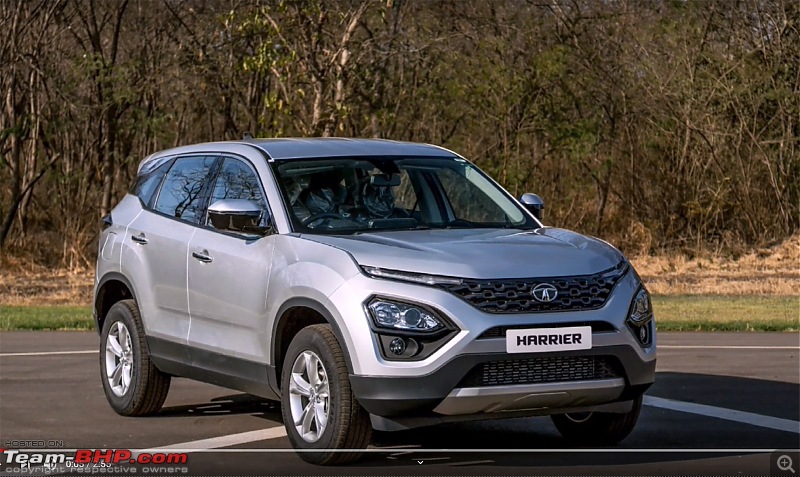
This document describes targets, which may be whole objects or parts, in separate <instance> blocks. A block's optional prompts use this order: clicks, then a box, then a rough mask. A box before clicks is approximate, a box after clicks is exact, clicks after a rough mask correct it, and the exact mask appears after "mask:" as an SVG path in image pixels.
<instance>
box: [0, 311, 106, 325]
mask: <svg viewBox="0 0 800 477" xmlns="http://www.w3.org/2000/svg"><path fill="white" fill-rule="evenodd" d="M93 329H94V320H93V319H92V309H91V307H88V306H85V307H84V306H0V331H11V330H93Z"/></svg>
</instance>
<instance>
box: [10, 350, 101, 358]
mask: <svg viewBox="0 0 800 477" xmlns="http://www.w3.org/2000/svg"><path fill="white" fill-rule="evenodd" d="M99 352H100V351H99V350H96V349H87V350H80V351H36V352H30V353H0V357H2V358H10V357H12V356H58V355H62V354H97V353H99Z"/></svg>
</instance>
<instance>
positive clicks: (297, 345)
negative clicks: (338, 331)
mask: <svg viewBox="0 0 800 477" xmlns="http://www.w3.org/2000/svg"><path fill="white" fill-rule="evenodd" d="M281 409H282V413H283V422H284V425H285V426H286V433H287V435H288V437H289V441H290V442H291V443H292V447H294V448H295V449H298V450H299V451H300V452H299V454H300V458H301V459H303V460H305V461H306V462H310V463H312V464H318V465H331V464H345V463H349V462H353V461H355V460H357V459H359V458H360V457H361V456H362V454H363V453H362V452H337V451H340V450H342V449H365V448H366V447H367V446H368V445H369V442H370V438H371V436H372V425H371V423H370V419H369V414H368V413H367V412H366V411H365V410H364V408H362V407H361V405H360V404H359V403H358V401H357V400H356V398H355V396H353V392H352V391H351V389H350V379H349V378H348V374H347V365H346V364H345V359H344V353H343V352H342V348H341V346H340V345H339V342H338V341H337V340H336V336H335V335H334V334H333V332H332V331H331V328H330V326H328V325H313V326H309V327H307V328H304V329H303V330H301V331H300V332H299V333H298V334H297V336H295V338H294V339H293V340H292V343H291V344H290V345H289V350H288V352H287V353H286V358H285V360H284V363H283V371H282V373H281ZM317 449H318V450H319V452H313V451H314V450H317Z"/></svg>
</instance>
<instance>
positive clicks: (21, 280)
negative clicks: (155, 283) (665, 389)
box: [0, 233, 800, 306]
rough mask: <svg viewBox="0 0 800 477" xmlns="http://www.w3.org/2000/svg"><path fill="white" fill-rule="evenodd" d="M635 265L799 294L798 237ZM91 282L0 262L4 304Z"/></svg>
mask: <svg viewBox="0 0 800 477" xmlns="http://www.w3.org/2000/svg"><path fill="white" fill-rule="evenodd" d="M631 261H632V262H633V263H634V265H635V267H636V270H637V271H638V272H639V274H640V275H641V276H642V278H643V279H644V280H645V282H646V283H647V287H648V288H649V289H650V291H651V292H652V293H653V294H655V295H771V296H798V295H800V233H799V234H796V235H794V236H793V237H791V238H790V239H788V240H786V241H785V242H784V243H782V244H780V245H778V246H776V247H773V248H770V249H763V250H758V251H755V252H753V253H751V254H748V255H745V256H743V257H741V258H739V259H738V260H732V259H728V258H722V257H706V258H695V259H688V258H686V257H685V256H681V255H675V256H645V257H634V258H632V260H631ZM93 280H94V271H93V270H87V269H80V270H51V269H48V268H45V267H41V266H34V265H31V264H30V263H28V262H22V261H20V260H14V259H13V258H9V257H5V258H3V259H2V261H0V305H5V306H31V305H36V306H54V305H70V306H86V305H89V304H90V303H91V300H92V283H93Z"/></svg>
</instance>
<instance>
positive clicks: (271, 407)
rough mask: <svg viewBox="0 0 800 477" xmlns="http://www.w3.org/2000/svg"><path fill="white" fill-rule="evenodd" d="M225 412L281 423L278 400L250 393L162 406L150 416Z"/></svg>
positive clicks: (203, 414)
mask: <svg viewBox="0 0 800 477" xmlns="http://www.w3.org/2000/svg"><path fill="white" fill-rule="evenodd" d="M225 414H230V415H235V414H249V415H251V416H253V417H258V418H262V419H266V420H269V421H275V422H278V423H281V424H282V423H283V421H282V418H281V405H280V403H279V402H277V401H270V400H268V399H264V398H261V397H258V396H253V395H251V394H230V395H225V396H219V397H216V398H213V399H211V400H210V401H209V402H203V403H197V404H188V405H183V406H170V407H164V408H162V409H161V411H160V412H159V413H158V414H155V415H153V416H151V417H153V418H164V417H170V418H175V417H181V416H186V417H199V416H220V415H225Z"/></svg>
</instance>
